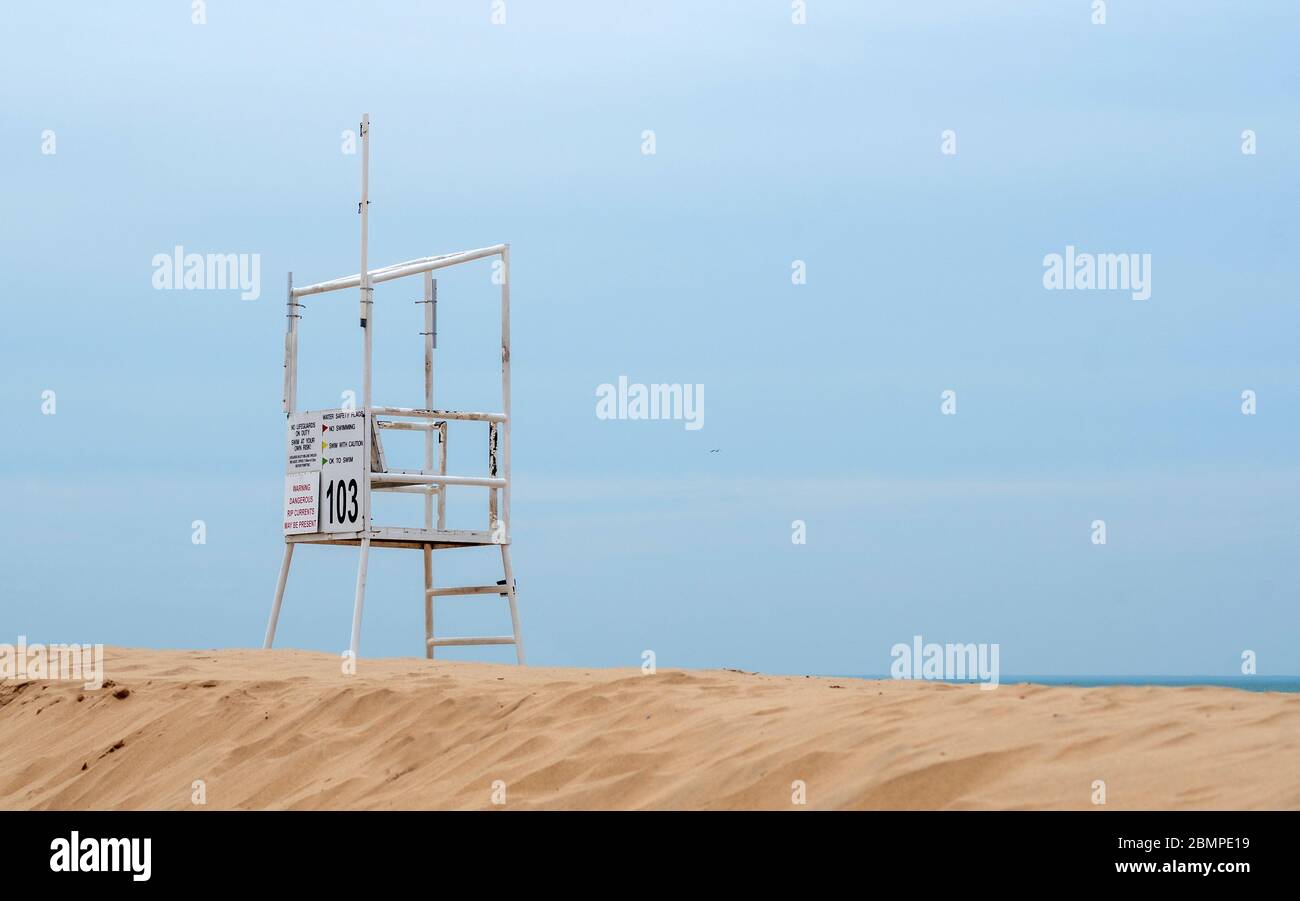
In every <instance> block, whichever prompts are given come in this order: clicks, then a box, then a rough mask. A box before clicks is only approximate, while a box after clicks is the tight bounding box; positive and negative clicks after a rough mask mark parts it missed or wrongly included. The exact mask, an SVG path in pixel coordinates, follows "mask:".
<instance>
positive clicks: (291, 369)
mask: <svg viewBox="0 0 1300 901" xmlns="http://www.w3.org/2000/svg"><path fill="white" fill-rule="evenodd" d="M296 309H297V305H296V304H295V303H294V300H293V273H292V272H290V273H289V279H288V291H287V292H286V293H285V299H284V323H285V324H284V413H285V416H286V417H287V416H291V415H292V414H293V412H294V409H295V405H296V399H297V393H298V385H297V382H298V318H299V317H298V314H297V313H296V312H294V311H295V310H296ZM292 559H293V545H292V544H290V543H289V542H287V541H286V542H285V543H284V557H283V559H282V560H281V561H280V577H279V579H277V580H276V583H275V600H273V601H272V602H271V617H270V619H269V620H267V623H266V637H265V638H264V639H263V640H262V647H263V648H264V649H268V648H270V647H271V644H272V642H274V641H275V627H276V624H277V623H278V622H279V621H280V605H281V604H283V603H284V586H285V584H286V583H288V581H289V562H290V561H291V560H292Z"/></svg>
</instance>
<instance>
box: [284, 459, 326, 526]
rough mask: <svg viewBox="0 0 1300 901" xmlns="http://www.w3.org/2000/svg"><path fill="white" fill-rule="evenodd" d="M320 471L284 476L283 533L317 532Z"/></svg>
mask: <svg viewBox="0 0 1300 901" xmlns="http://www.w3.org/2000/svg"><path fill="white" fill-rule="evenodd" d="M319 494H320V473H319V472H295V473H291V474H289V475H287V476H285V477H284V534H286V535H301V534H303V533H304V532H317V531H320V530H319V529H318V528H317V513H318V510H319V500H320V498H319Z"/></svg>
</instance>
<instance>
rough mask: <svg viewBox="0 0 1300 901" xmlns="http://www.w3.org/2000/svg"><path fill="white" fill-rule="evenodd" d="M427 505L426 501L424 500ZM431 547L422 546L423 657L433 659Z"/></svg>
mask: <svg viewBox="0 0 1300 901" xmlns="http://www.w3.org/2000/svg"><path fill="white" fill-rule="evenodd" d="M425 503H426V504H427V503H428V501H427V500H426V501H425ZM432 590H433V546H432V545H428V544H426V545H425V546H424V656H425V657H427V658H429V659H430V660H432V659H433V645H431V644H429V642H430V641H432V640H433V595H431V594H429V592H431V591H432Z"/></svg>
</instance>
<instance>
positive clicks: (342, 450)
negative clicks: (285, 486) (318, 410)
mask: <svg viewBox="0 0 1300 901" xmlns="http://www.w3.org/2000/svg"><path fill="white" fill-rule="evenodd" d="M320 454H321V460H322V464H321V470H320V530H321V531H322V532H355V531H358V530H361V529H364V528H366V514H367V509H366V508H367V507H368V506H369V505H368V503H367V501H368V500H369V498H367V497H366V470H367V467H369V465H370V430H369V429H367V428H366V414H365V413H364V412H362V411H360V410H327V411H325V412H324V413H322V414H321V436H320Z"/></svg>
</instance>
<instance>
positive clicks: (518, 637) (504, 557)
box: [501, 544, 524, 666]
mask: <svg viewBox="0 0 1300 901" xmlns="http://www.w3.org/2000/svg"><path fill="white" fill-rule="evenodd" d="M501 566H502V568H503V569H504V570H505V571H506V598H507V599H508V600H509V601H510V624H511V626H513V627H514V630H515V657H516V658H517V659H518V661H519V665H520V666H523V665H524V633H523V631H522V630H521V629H520V628H519V604H518V603H516V601H515V572H514V570H513V569H512V568H511V566H510V545H508V544H503V545H501Z"/></svg>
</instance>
